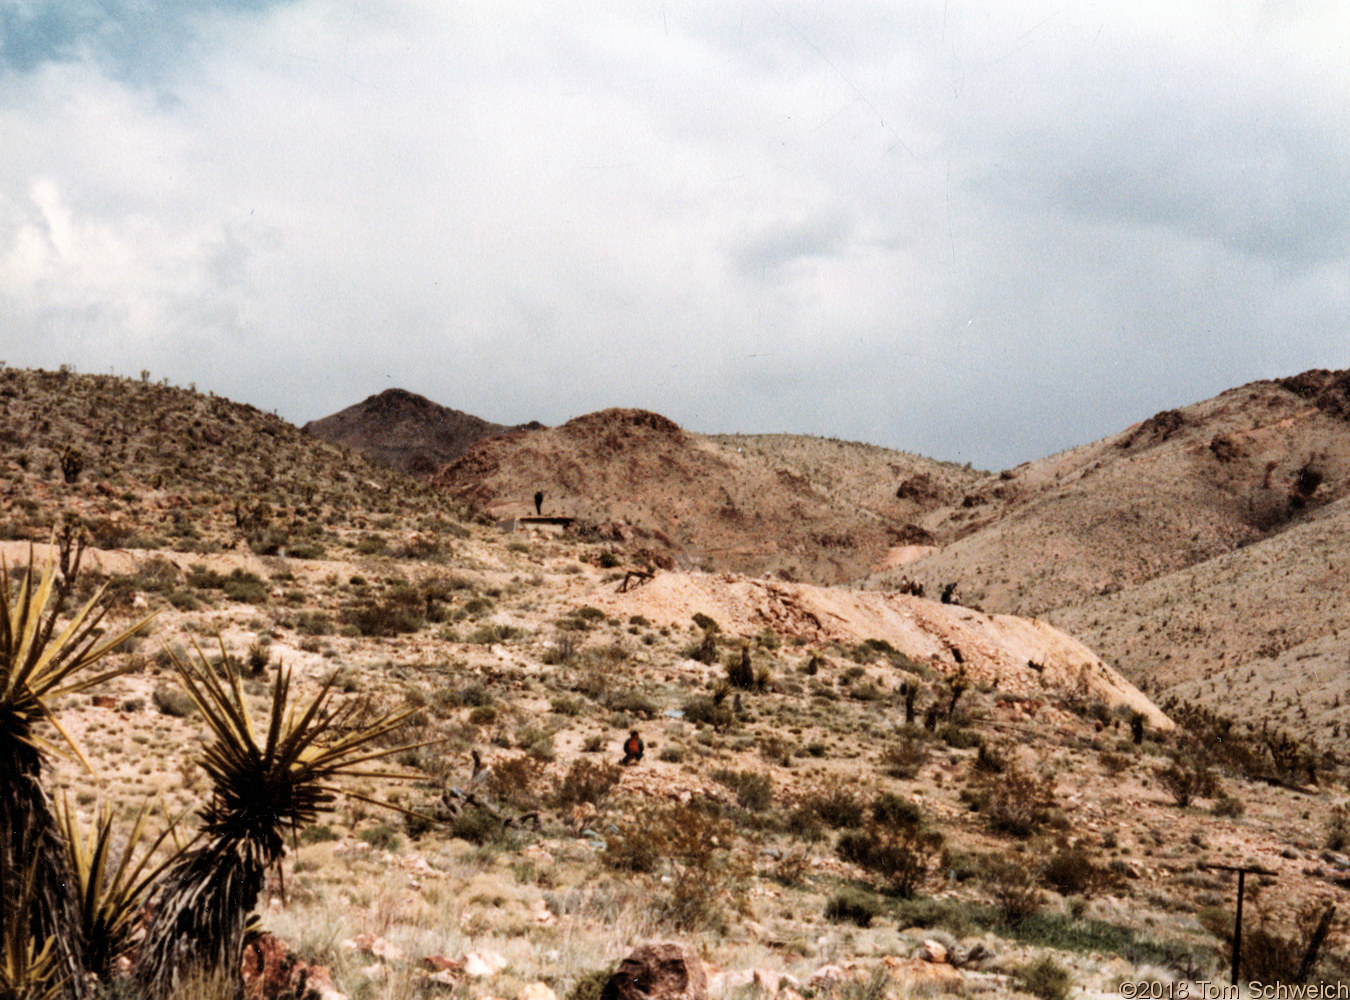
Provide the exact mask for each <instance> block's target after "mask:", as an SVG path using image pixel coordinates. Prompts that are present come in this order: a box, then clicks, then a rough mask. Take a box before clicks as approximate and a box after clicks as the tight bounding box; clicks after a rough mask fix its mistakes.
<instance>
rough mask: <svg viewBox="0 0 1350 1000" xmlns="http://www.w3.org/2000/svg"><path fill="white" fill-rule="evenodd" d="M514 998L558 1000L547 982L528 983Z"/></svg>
mask: <svg viewBox="0 0 1350 1000" xmlns="http://www.w3.org/2000/svg"><path fill="white" fill-rule="evenodd" d="M516 1000H558V994H556V993H554V992H553V990H552V989H550V988H549V985H548V984H547V983H530V985H529V986H525V987H522V988H521V990H520V992H519V993H517V994H516Z"/></svg>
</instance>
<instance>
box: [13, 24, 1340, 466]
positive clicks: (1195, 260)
mask: <svg viewBox="0 0 1350 1000" xmlns="http://www.w3.org/2000/svg"><path fill="white" fill-rule="evenodd" d="M29 6H30V7H31V8H32V9H33V10H37V11H39V12H40V11H41V9H42V5H41V4H30V5H29ZM130 9H131V8H130V7H127V8H126V9H123V8H119V7H109V8H106V10H107V11H109V13H107V14H106V16H105V17H104V19H103V20H100V21H96V22H92V23H90V24H87V25H81V24H74V25H72V24H64V25H58V26H57V27H56V28H50V30H46V33H45V34H43V33H41V32H38V31H36V30H35V29H34V30H30V31H29V33H28V35H26V36H25V37H26V38H28V39H29V40H30V42H31V44H30V45H29V48H28V49H27V50H26V52H25V53H24V54H23V57H22V58H19V57H16V56H14V55H12V54H11V55H8V56H6V54H4V53H0V61H2V60H5V59H6V58H7V59H8V63H9V67H10V68H9V69H7V70H2V71H0V131H3V132H4V134H6V135H7V136H14V137H15V140H16V141H15V142H13V143H11V144H9V146H8V148H7V149H0V329H3V331H4V332H3V333H0V345H2V346H3V350H4V354H5V356H7V359H8V361H9V363H11V364H25V363H27V364H43V365H47V366H51V365H55V364H58V363H62V362H74V363H76V364H77V365H78V366H79V367H82V368H87V369H90V370H105V369H106V368H107V367H109V366H115V367H118V368H119V369H122V370H125V371H127V372H133V373H134V372H136V371H138V370H139V369H140V368H141V367H149V368H152V369H153V370H155V372H156V373H157V374H160V373H162V374H168V375H170V376H171V377H173V378H175V379H176V380H178V381H180V382H187V381H196V382H197V383H198V384H199V385H201V386H203V387H206V386H210V387H212V388H214V389H216V390H217V391H220V392H225V393H227V394H229V395H231V396H234V397H236V398H239V399H243V400H247V401H250V402H253V403H255V404H256V405H260V406H263V407H265V408H273V407H276V408H278V409H280V411H281V412H282V413H283V414H284V415H286V416H289V417H291V418H293V419H296V420H305V419H309V418H312V417H315V416H319V415H322V414H323V413H326V412H330V411H332V410H335V409H338V408H340V407H342V406H345V405H348V404H350V403H352V402H354V401H356V400H357V399H359V398H361V397H362V396H364V395H366V394H368V393H371V392H376V391H379V390H380V389H383V388H386V387H388V386H389V385H391V384H401V385H404V386H406V387H407V388H410V389H414V390H416V391H419V392H423V393H425V394H427V395H429V396H431V397H432V398H435V399H437V400H438V401H441V402H444V403H446V404H448V405H452V406H457V407H460V408H463V409H467V410H469V411H471V412H477V413H480V414H482V415H483V416H486V417H488V418H490V419H495V420H500V421H518V420H527V419H531V418H538V419H542V420H545V421H559V420H563V419H566V418H567V417H569V416H572V415H575V414H577V413H580V412H584V411H586V410H589V409H595V408H598V407H601V406H606V405H617V404H624V405H641V406H648V407H650V408H653V409H657V410H661V411H662V412H665V413H667V414H668V415H669V416H671V417H673V418H674V419H677V420H681V421H684V422H686V423H689V424H691V425H692V426H695V427H696V428H697V429H705V430H717V429H723V428H727V427H733V426H734V427H736V428H738V429H743V430H749V429H756V428H764V429H779V430H782V429H786V430H796V431H803V432H814V433H821V434H828V435H832V436H839V437H860V438H866V439H870V440H874V441H878V442H879V443H885V444H890V445H894V446H899V447H906V448H909V449H911V450H918V451H925V452H929V453H933V454H936V455H938V456H939V457H951V458H959V459H961V460H967V459H969V460H973V461H976V462H977V463H980V464H987V465H1007V464H1012V462H1014V461H1016V460H1018V459H1021V458H1026V457H1031V456H1033V455H1035V454H1037V453H1039V452H1043V451H1046V450H1049V449H1051V448H1056V447H1063V446H1067V445H1070V444H1073V443H1076V442H1078V441H1080V440H1083V439H1086V438H1089V437H1095V436H1099V435H1100V434H1103V433H1107V432H1109V431H1111V430H1114V429H1117V428H1118V427H1119V426H1121V425H1123V424H1124V423H1127V422H1129V421H1131V420H1134V419H1138V418H1140V417H1142V416H1145V415H1147V413H1148V412H1151V411H1152V409H1158V408H1162V407H1163V406H1165V405H1178V404H1180V403H1184V402H1187V401H1189V400H1191V399H1195V398H1199V397H1201V396H1203V395H1207V394H1209V393H1211V392H1213V391H1217V390H1219V389H1222V388H1224V387H1226V386H1227V385H1229V384H1232V383H1233V382H1237V381H1242V380H1245V379H1248V378H1253V377H1260V376H1266V375H1277V374H1285V373H1288V372H1291V371H1296V370H1298V369H1300V368H1303V367H1311V366H1314V365H1318V366H1343V365H1346V364H1350V359H1347V358H1346V348H1345V346H1344V337H1343V331H1344V328H1345V320H1346V319H1347V313H1348V312H1350V306H1348V305H1347V293H1346V288H1347V274H1348V273H1350V265H1348V263H1347V256H1346V251H1345V249H1344V248H1345V246H1346V240H1345V237H1346V231H1345V227H1346V222H1345V220H1346V219H1347V218H1350V212H1347V211H1345V209H1346V207H1347V206H1346V204H1345V193H1344V192H1346V191H1347V190H1350V185H1347V184H1346V183H1345V182H1346V180H1347V179H1350V178H1347V174H1348V173H1350V171H1348V170H1347V155H1350V154H1347V153H1346V152H1345V151H1346V150H1347V149H1350V143H1347V142H1346V141H1345V140H1346V139H1347V138H1350V137H1348V136H1346V134H1345V133H1346V128H1347V125H1346V120H1345V118H1344V115H1343V114H1342V113H1341V111H1340V108H1341V106H1342V104H1343V98H1342V97H1341V95H1342V94H1343V93H1344V92H1345V91H1346V85H1347V84H1350V80H1347V79H1346V75H1347V70H1346V66H1345V63H1344V61H1343V59H1340V58H1338V57H1337V52H1338V43H1337V39H1338V38H1339V39H1340V40H1341V41H1344V40H1345V39H1346V38H1347V37H1350V32H1347V30H1346V26H1347V21H1346V15H1345V14H1344V13H1342V11H1341V8H1340V7H1339V6H1337V5H1317V4H1304V5H1301V6H1298V7H1295V6H1293V5H1285V4H1280V5H1267V4H1261V3H1251V4H1247V5H1243V6H1241V7H1237V6H1235V5H1233V4H1231V3H1227V2H1225V3H1222V4H1218V3H1216V4H1204V3H1194V4H1188V5H1177V4H1174V3H1168V4H1156V5H1153V4H1149V5H1142V6H1141V5H1131V6H1130V7H1128V8H1126V7H1122V6H1119V5H1116V6H1111V5H1093V4H1077V5H1071V6H1068V7H1064V6H1062V5H1054V6H1051V5H1046V4H1039V3H1030V2H1028V3H1025V4H1015V5H1010V4H1004V3H992V2H989V3H983V4H979V3H966V2H960V0H946V2H936V0H935V2H933V3H929V4H906V5H899V6H898V7H897V5H894V4H890V3H877V4H871V5H866V4H858V5H849V7H847V8H840V7H839V6H838V5H834V4H822V3H818V2H806V0H799V2H781V3H774V4H753V5H752V4H748V3H747V4H738V5H727V4H720V3H719V4H708V5H704V6H702V7H699V6H687V5H686V6H680V7H678V8H677V7H676V6H675V5H650V6H646V5H644V6H638V7H632V8H627V9H625V10H624V12H623V13H621V14H615V13H614V12H613V11H611V10H607V9H604V8H598V7H592V6H590V5H586V4H571V5H561V4H554V3H548V4H543V3H540V4H510V5H505V6H502V5H454V6H447V5H444V4H439V3H430V2H428V3H421V4H413V3H404V2H398V3H394V2H388V0H386V2H379V0H363V2H344V3H337V2H332V0H302V2H295V3H272V4H242V3H231V4H222V5H219V6H217V7H215V8H211V9H205V10H204V9H203V8H201V7H196V8H194V9H193V12H192V13H190V14H189V13H184V12H182V10H181V9H179V8H174V10H175V11H177V13H173V14H171V15H170V14H165V15H164V16H162V17H154V16H151V17H149V21H148V23H149V24H150V25H151V27H152V30H147V31H141V32H140V33H138V34H137V33H133V32H130V31H128V30H122V31H119V30H117V29H118V28H119V25H120V26H121V27H123V28H126V27H127V26H128V25H137V24H139V25H142V26H144V24H143V22H141V21H135V20H134V18H132V15H131V14H129V13H128V11H129V10H130ZM154 9H155V8H153V7H152V8H147V10H145V11H141V12H140V14H139V15H137V16H140V17H142V18H144V17H145V16H146V15H147V11H148V12H149V14H151V15H153V13H154ZM166 10H167V8H166ZM30 13H31V11H30ZM119 18H120V19H121V20H120V21H119ZM129 18H130V20H128V19H129ZM30 21H31V23H32V24H37V23H39V21H40V18H39V19H33V18H30ZM58 28H59V30H58ZM133 34H135V38H134V41H133V40H132V35H133ZM44 46H45V49H44ZM1290 317H1293V318H1295V319H1296V321H1297V322H1298V324H1299V332H1298V333H1297V334H1295V335H1291V334H1290V330H1289V327H1290ZM5 340H8V341H9V342H8V343H5V342H4V341H5ZM1160 358H1165V359H1166V363H1165V364H1163V365H1160V364H1159V359H1160Z"/></svg>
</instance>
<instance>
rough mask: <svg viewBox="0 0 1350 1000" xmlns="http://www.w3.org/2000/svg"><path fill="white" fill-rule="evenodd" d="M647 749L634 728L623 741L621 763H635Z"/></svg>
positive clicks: (625, 764)
mask: <svg viewBox="0 0 1350 1000" xmlns="http://www.w3.org/2000/svg"><path fill="white" fill-rule="evenodd" d="M646 751H647V744H645V743H643V742H642V737H641V736H639V735H638V731H637V730H636V729H634V730H633V731H632V732H630V733H629V734H628V739H626V740H624V741H623V763H624V766H627V765H629V764H636V763H637V762H638V761H640V760H641V759H642V755H643V754H644V753H645V752H646Z"/></svg>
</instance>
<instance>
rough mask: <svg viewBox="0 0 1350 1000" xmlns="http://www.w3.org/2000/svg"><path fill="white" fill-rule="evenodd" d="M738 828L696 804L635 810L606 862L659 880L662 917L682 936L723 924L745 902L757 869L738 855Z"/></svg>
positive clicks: (656, 886) (606, 853)
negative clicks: (727, 912)
mask: <svg viewBox="0 0 1350 1000" xmlns="http://www.w3.org/2000/svg"><path fill="white" fill-rule="evenodd" d="M735 841H736V831H735V827H734V826H733V825H732V824H731V823H730V822H729V821H727V820H726V819H722V818H720V817H716V816H713V815H710V814H709V813H708V812H707V811H705V810H703V809H700V808H698V807H697V806H696V805H695V804H693V803H690V804H663V805H648V806H645V807H642V808H639V809H637V810H635V812H634V813H633V815H632V818H631V820H630V821H627V822H625V823H623V824H622V825H621V827H620V829H619V832H618V833H617V834H614V835H613V836H612V837H610V838H609V840H608V842H607V844H606V848H605V851H604V853H603V854H602V855H601V857H602V859H603V860H604V861H605V863H606V864H608V865H609V866H610V867H613V868H616V869H618V870H621V871H630V872H634V873H638V874H647V875H652V876H658V877H659V878H657V879H654V880H653V884H652V888H653V890H654V891H656V892H657V893H658V894H659V895H658V897H657V905H658V910H659V912H660V914H661V915H662V916H663V917H664V918H665V919H666V920H668V921H669V922H670V924H671V925H672V926H673V927H674V928H675V929H677V930H685V931H692V930H701V929H705V928H710V927H717V926H719V925H720V924H721V922H722V920H723V917H724V914H725V909H726V907H728V906H731V905H738V901H739V900H741V899H743V898H744V890H745V884H746V881H747V880H748V878H749V876H750V874H751V868H750V866H749V865H748V864H747V863H746V861H745V859H744V858H743V857H742V856H741V855H740V854H739V853H738V852H737V851H736V850H735V848H734V845H735Z"/></svg>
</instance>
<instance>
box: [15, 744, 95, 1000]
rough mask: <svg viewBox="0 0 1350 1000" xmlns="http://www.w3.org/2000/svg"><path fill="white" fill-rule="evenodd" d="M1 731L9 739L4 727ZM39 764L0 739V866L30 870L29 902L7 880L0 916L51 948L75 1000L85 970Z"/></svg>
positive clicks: (30, 753) (25, 748)
mask: <svg viewBox="0 0 1350 1000" xmlns="http://www.w3.org/2000/svg"><path fill="white" fill-rule="evenodd" d="M0 732H4V733H5V734H6V735H7V734H8V731H7V730H5V728H4V727H3V726H0ZM40 763H41V762H40V758H39V755H38V754H37V752H36V751H35V750H34V749H33V747H32V746H31V745H30V744H28V743H25V742H23V741H14V740H11V739H8V738H4V736H0V815H2V816H3V817H4V819H3V821H0V852H3V857H0V866H3V868H4V870H5V871H6V872H10V873H14V872H21V871H24V870H26V869H27V867H28V866H29V865H30V864H31V865H32V866H33V881H32V888H31V893H30V894H29V898H28V899H26V900H23V901H22V902H21V901H20V899H19V898H18V890H19V886H18V882H17V880H14V879H6V880H5V881H4V883H3V889H4V891H3V892H2V893H0V897H3V898H0V907H3V909H0V913H3V915H4V919H6V920H9V919H15V920H26V921H27V922H28V925H29V933H30V934H31V935H32V939H33V941H34V943H35V944H36V945H37V946H38V947H42V946H44V945H45V944H47V943H48V942H50V943H51V945H52V949H53V955H54V958H55V961H56V967H57V968H58V969H59V970H60V975H61V977H62V978H63V979H64V980H65V986H64V995H65V996H68V997H80V996H82V995H83V994H84V993H85V992H86V991H85V980H86V971H87V970H86V969H85V965H84V959H83V955H84V948H83V945H82V942H81V940H80V915H79V909H78V906H77V903H76V899H75V895H74V892H73V891H72V886H73V885H74V879H73V878H72V876H71V871H70V866H69V863H68V860H67V854H66V850H65V845H64V842H63V840H62V839H61V831H60V827H59V826H58V825H57V822H56V816H55V814H54V813H53V810H52V803H51V800H50V799H48V797H47V793H46V791H45V790H44V789H43V787H42V784H41V781H40V780H39V776H40ZM25 911H26V912H25Z"/></svg>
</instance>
